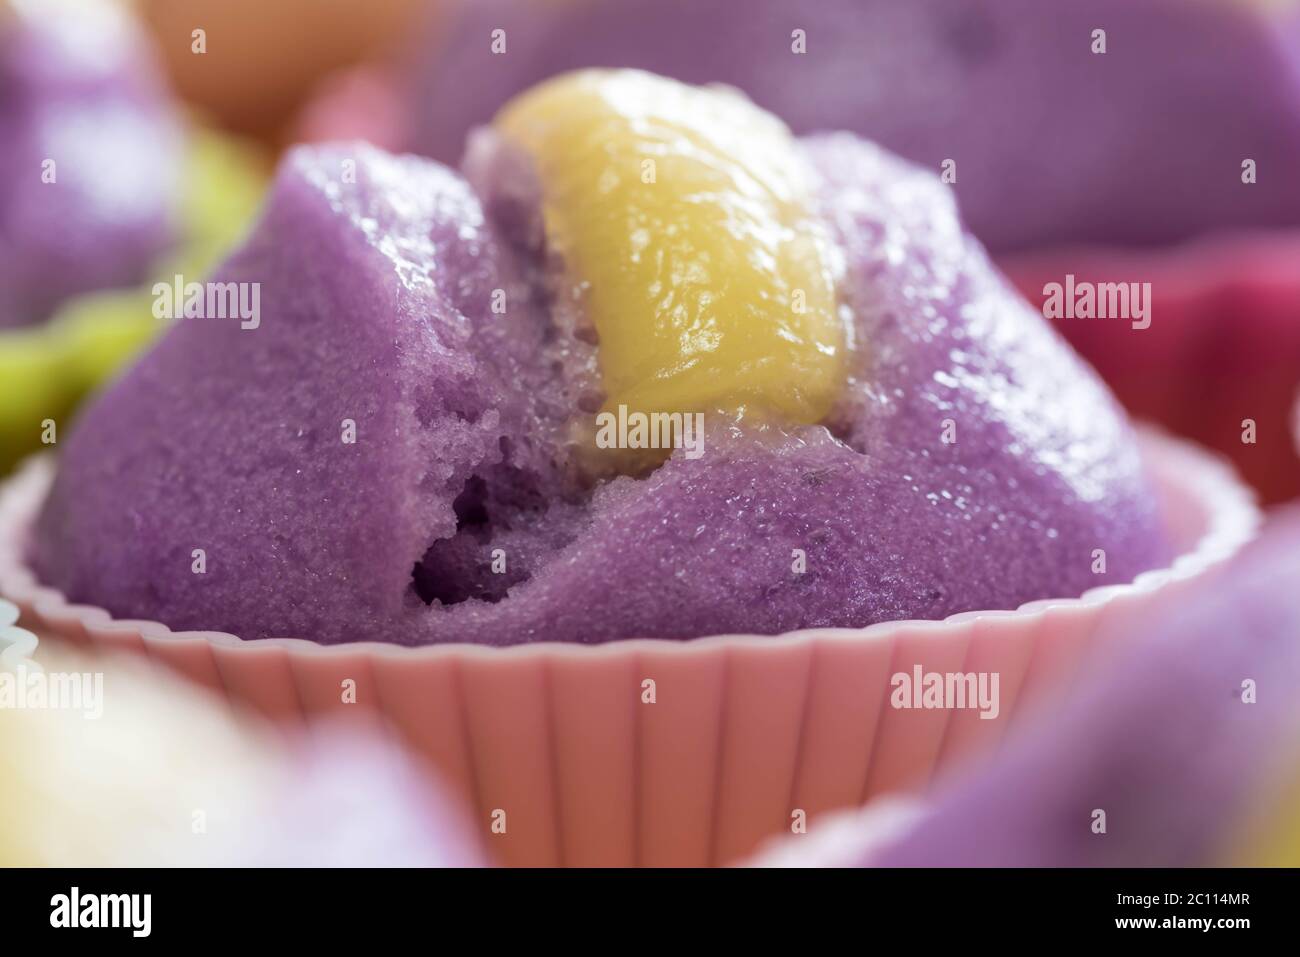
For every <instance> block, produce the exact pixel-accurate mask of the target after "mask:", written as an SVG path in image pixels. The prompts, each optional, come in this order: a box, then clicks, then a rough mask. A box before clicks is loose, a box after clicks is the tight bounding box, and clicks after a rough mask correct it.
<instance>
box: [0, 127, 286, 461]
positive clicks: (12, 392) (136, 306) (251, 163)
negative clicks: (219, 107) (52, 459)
mask: <svg viewBox="0 0 1300 957" xmlns="http://www.w3.org/2000/svg"><path fill="white" fill-rule="evenodd" d="M268 171H269V165H268V161H267V159H266V158H265V157H264V156H263V154H262V153H261V152H260V151H259V150H257V149H256V148H254V147H252V146H249V145H246V144H244V143H242V142H240V141H237V140H233V139H231V138H229V137H227V136H223V135H221V134H217V133H214V132H212V131H210V130H207V129H204V128H202V127H195V128H194V129H193V131H192V133H191V139H190V155H189V169H188V171H187V177H188V180H189V182H188V183H187V185H186V189H185V192H184V206H183V208H182V209H181V210H180V211H179V214H180V218H181V219H180V221H181V231H182V235H183V237H184V239H183V241H182V244H181V247H180V248H179V249H177V250H176V252H175V253H174V254H173V255H172V256H171V257H169V258H168V259H167V260H166V261H164V262H162V263H160V264H159V267H158V269H157V270H156V271H155V277H156V279H157V280H158V281H163V282H167V283H169V284H170V283H171V281H172V278H173V277H174V276H176V275H177V274H179V275H182V276H185V277H186V279H187V281H188V280H189V279H191V278H192V279H201V278H202V277H204V276H206V275H207V273H208V271H209V270H211V269H212V268H213V267H214V266H215V265H216V264H217V263H218V262H219V261H220V259H221V258H222V257H223V256H224V255H225V254H226V253H227V252H228V251H229V250H230V249H231V248H232V247H233V246H234V245H235V244H236V243H237V242H238V241H239V239H240V238H241V237H242V235H243V233H244V231H245V229H246V228H247V227H248V225H249V223H250V222H251V221H252V218H253V216H254V214H255V213H256V211H257V208H258V205H259V203H260V202H261V198H262V194H263V191H264V189H265V186H266V182H267V175H268ZM152 288H153V282H152V281H151V282H149V283H147V284H145V285H143V286H140V287H138V288H135V289H118V290H109V291H106V292H99V293H94V294H91V295H86V296H79V297H77V298H76V299H73V300H71V301H69V302H68V303H67V304H66V305H65V306H63V307H62V308H60V309H59V311H58V312H57V313H55V314H54V315H53V316H52V317H51V318H50V320H49V322H47V323H45V324H44V325H41V326H37V327H34V328H26V329H16V330H12V331H7V332H3V333H0V474H3V473H5V472H8V471H9V470H10V469H11V468H13V466H14V465H15V464H16V463H17V462H18V461H19V460H20V459H22V458H23V457H24V456H25V455H27V454H29V453H30V452H33V451H35V450H37V449H39V448H40V447H41V445H42V439H43V436H46V435H48V430H47V425H48V422H49V421H52V422H54V423H55V428H56V430H62V429H64V428H66V426H67V424H68V420H69V418H70V417H71V415H72V413H73V412H74V411H75V410H76V408H77V406H78V405H79V404H80V403H81V400H82V399H84V398H85V397H86V395H88V394H89V393H90V392H92V391H94V390H95V389H96V388H98V387H99V386H100V385H102V384H103V383H104V382H105V381H107V380H108V379H110V378H111V377H112V376H113V375H114V374H115V373H116V372H117V370H118V369H119V368H121V367H122V366H123V365H124V364H125V363H126V362H127V361H128V360H129V359H131V357H133V356H134V355H135V354H136V353H137V352H139V351H140V350H141V349H142V348H143V347H144V346H146V345H147V344H148V343H150V342H151V341H153V339H154V337H155V336H157V335H158V334H159V333H160V332H162V331H163V330H164V329H165V328H166V327H167V326H168V325H169V324H170V320H160V319H156V318H154V315H153V301H154V296H153V292H152ZM55 436H56V438H57V436H58V432H57V431H56V432H55Z"/></svg>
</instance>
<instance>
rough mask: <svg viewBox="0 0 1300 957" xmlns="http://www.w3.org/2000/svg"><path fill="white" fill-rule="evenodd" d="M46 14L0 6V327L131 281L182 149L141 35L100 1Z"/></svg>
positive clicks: (143, 261)
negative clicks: (26, 13) (71, 298)
mask: <svg viewBox="0 0 1300 957" xmlns="http://www.w3.org/2000/svg"><path fill="white" fill-rule="evenodd" d="M52 6H53V7H54V8H55V9H53V10H47V9H45V8H44V5H43V6H42V9H41V10H39V11H36V12H35V13H34V14H33V15H30V16H20V15H18V14H16V13H15V12H13V11H8V12H5V11H0V90H3V92H4V95H3V96H0V328H6V327H13V326H21V325H29V324H32V323H37V322H41V321H43V320H45V319H47V318H49V315H50V313H51V311H52V310H53V309H54V307H55V306H57V305H58V304H59V303H60V302H61V301H62V300H64V299H66V298H67V297H68V296H71V295H75V294H76V293H81V292H87V291H91V290H96V289H104V288H112V287H119V286H128V285H132V284H134V283H137V282H139V281H142V280H143V279H144V278H145V277H146V276H147V274H148V270H149V268H150V266H151V265H152V263H153V262H154V259H155V257H157V256H158V255H159V254H160V253H162V252H163V251H165V250H166V249H167V247H168V246H169V244H170V242H171V239H172V236H173V232H174V227H175V224H174V222H173V221H172V220H173V216H174V214H175V208H176V203H177V199H178V191H179V177H180V171H181V160H182V149H183V142H182V137H181V134H180V130H179V127H178V125H177V122H176V120H175V118H174V116H173V112H172V111H173V108H172V106H171V104H170V102H169V100H168V99H167V95H166V92H165V87H164V84H163V80H162V77H161V76H160V75H159V74H158V73H157V71H156V70H155V68H154V64H153V61H152V57H151V53H150V50H149V48H148V46H147V44H146V41H145V39H144V38H143V37H142V36H140V35H139V34H138V32H137V31H136V29H135V28H134V27H133V25H132V24H131V22H130V21H129V19H128V18H127V17H126V15H125V14H124V13H123V12H122V11H119V10H117V9H115V8H114V7H113V5H112V4H76V5H69V4H68V3H66V2H64V0H58V2H55V3H52ZM60 7H70V8H69V9H67V10H59V9H58V8H60ZM37 14H39V15H37ZM88 38H89V40H90V41H92V42H88Z"/></svg>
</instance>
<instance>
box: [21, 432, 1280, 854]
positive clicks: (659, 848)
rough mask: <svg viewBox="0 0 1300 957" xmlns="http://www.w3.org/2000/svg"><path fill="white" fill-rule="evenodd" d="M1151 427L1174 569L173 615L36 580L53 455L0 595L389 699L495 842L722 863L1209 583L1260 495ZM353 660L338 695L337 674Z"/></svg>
mask: <svg viewBox="0 0 1300 957" xmlns="http://www.w3.org/2000/svg"><path fill="white" fill-rule="evenodd" d="M1142 445H1143V448H1144V454H1145V455H1146V457H1147V459H1148V462H1149V467H1150V469H1151V472H1152V475H1153V477H1154V479H1155V481H1156V483H1157V486H1158V488H1159V489H1160V492H1161V495H1162V498H1163V504H1164V507H1165V509H1166V511H1167V514H1168V528H1169V534H1170V536H1171V538H1172V541H1173V543H1174V545H1175V548H1176V549H1177V550H1178V553H1179V554H1180V557H1179V558H1178V559H1177V560H1176V561H1175V562H1174V563H1173V564H1172V565H1171V566H1170V567H1169V568H1166V569H1162V570H1156V571H1150V572H1146V573H1144V574H1142V575H1140V576H1139V577H1138V578H1137V579H1136V580H1135V581H1134V582H1133V583H1132V584H1129V585H1120V586H1108V587H1104V588H1097V589H1094V590H1092V591H1089V592H1087V593H1086V594H1084V595H1083V596H1082V597H1080V598H1076V599H1059V600H1044V601H1035V602H1031V603H1029V604H1027V605H1024V606H1022V607H1021V608H1020V609H1018V610H1016V611H995V612H969V613H964V614H960V615H955V616H953V617H951V618H948V619H946V620H944V621H898V622H887V623H882V624H878V625H874V626H872V627H869V628H865V629H858V630H852V629H817V630H808V631H800V632H794V633H791V634H787V635H781V636H752V635H750V636H746V635H724V636H717V637H710V638H702V639H698V640H695V641H689V642H676V641H662V640H634V641H617V642H610V643H608V644H604V645H576V644H561V643H540V644H533V645H520V646H514V647H509V648H490V647H481V646H474V645H440V646H434V647H427V648H404V647H399V646H388V645H382V644H355V645H344V646H333V647H325V646H321V645H316V644H314V643H312V642H309V641H304V640H297V639H274V640H265V641H258V642H244V641H241V640H240V639H238V638H236V637H234V636H232V635H227V634H220V633H215V632H172V631H171V630H169V629H168V628H167V627H166V626H165V625H162V624H158V623H156V622H146V621H120V620H114V619H113V618H112V617H111V616H110V615H109V614H108V612H106V611H104V610H103V609H98V608H92V607H88V606H84V605H73V604H70V603H68V602H67V600H66V599H65V598H64V597H63V595H61V594H60V593H59V592H57V591H55V590H53V589H50V588H46V587H42V586H41V585H40V584H39V582H37V581H36V579H35V577H34V576H33V574H32V573H31V572H30V570H29V569H28V568H27V567H26V565H25V563H24V560H23V554H24V550H25V542H26V539H27V536H28V533H29V529H30V526H31V522H32V520H33V517H34V515H35V513H36V510H37V508H38V507H39V503H40V501H41V500H42V497H43V495H44V493H45V490H46V488H47V487H48V483H49V481H50V479H51V477H52V473H53V464H52V462H50V461H48V460H36V461H33V462H32V463H30V464H29V465H28V466H27V467H26V468H24V469H23V470H22V471H21V472H20V474H19V475H17V476H16V477H15V478H14V479H12V480H11V481H10V482H9V483H8V485H7V486H6V487H4V488H3V490H2V491H0V595H4V596H5V597H7V598H9V599H11V600H12V601H13V602H14V603H15V604H17V605H18V606H19V608H20V609H21V611H22V614H23V623H24V625H25V627H27V628H30V629H31V630H32V631H34V632H36V633H37V634H38V635H39V636H41V637H42V638H52V639H62V640H67V641H72V642H76V643H79V644H82V645H90V646H94V647H96V648H103V649H110V648H111V649H115V650H122V649H126V650H131V651H135V652H138V653H142V654H146V655H148V656H149V657H151V658H154V659H157V660H159V661H162V662H165V663H166V664H168V665H170V666H171V667H173V668H175V669H176V670H177V671H180V672H181V673H183V674H185V675H187V676H188V677H190V678H191V679H193V680H194V681H196V682H198V683H200V684H202V685H205V686H208V687H210V688H213V689H215V690H217V691H220V692H223V693H225V694H226V695H228V696H229V698H230V699H231V700H232V701H236V702H240V703H245V704H251V705H253V706H255V707H256V708H258V709H259V710H261V711H262V712H264V713H265V714H267V715H270V716H271V717H273V718H276V719H278V720H280V721H283V722H288V723H290V724H291V725H293V724H297V723H299V722H301V721H303V720H304V719H306V718H311V717H314V716H318V715H327V714H339V713H349V712H351V713H354V714H356V713H365V714H371V715H373V714H375V713H378V714H379V715H381V716H382V717H383V718H385V719H387V720H388V721H389V722H391V723H392V724H393V725H395V726H396V727H397V728H398V729H400V730H401V731H402V732H403V733H404V734H405V735H406V737H407V739H408V741H409V742H410V743H411V744H412V745H413V746H414V747H415V748H417V749H418V750H419V751H421V752H422V753H424V754H425V755H426V756H427V757H429V758H430V759H431V760H432V761H433V763H434V764H435V765H436V766H437V767H438V768H439V770H440V771H441V773H442V775H443V777H444V778H445V779H447V781H448V782H449V783H450V784H452V785H453V786H455V787H457V788H458V789H459V790H460V791H461V793H462V794H463V795H465V796H466V797H467V798H468V801H469V803H470V806H472V807H473V808H475V811H476V816H477V824H478V825H479V826H481V827H482V828H483V830H484V834H485V835H486V841H487V844H488V846H489V848H490V849H491V850H492V851H493V852H494V853H495V855H496V857H497V859H498V860H500V861H502V862H503V863H507V864H515V865H520V864H523V865H634V864H640V865H709V864H721V863H728V862H733V861H736V860H739V859H741V858H742V857H744V856H745V855H746V854H748V853H750V852H751V851H752V850H753V849H754V848H755V847H756V846H757V845H758V843H759V842H760V841H761V840H762V839H764V838H765V837H769V836H771V835H774V834H779V833H781V832H788V831H790V829H791V828H792V826H796V825H797V824H798V823H799V822H800V821H801V820H804V819H812V818H814V817H816V816H818V815H820V814H823V813H825V812H828V811H831V810H834V809H837V808H845V807H851V806H855V805H859V804H862V803H863V802H865V801H866V800H867V799H870V798H872V797H874V796H875V795H878V794H882V793H886V792H902V791H906V790H912V789H918V788H920V787H922V786H924V785H925V784H926V783H927V782H928V781H930V780H931V778H932V777H933V776H934V775H935V774H936V772H939V771H943V770H945V769H947V768H949V767H951V766H953V765H954V764H956V763H957V762H959V761H961V760H965V759H969V758H970V757H971V756H972V755H974V754H976V753H977V752H979V751H981V750H982V749H985V748H988V747H991V746H992V745H994V744H996V743H997V742H998V741H999V740H1000V738H1001V737H1002V734H1003V732H1004V731H1005V729H1006V727H1007V726H1008V725H1009V723H1010V722H1012V721H1015V720H1018V719H1019V718H1020V717H1021V716H1022V715H1023V714H1025V713H1026V712H1027V711H1028V710H1029V709H1030V708H1031V706H1032V705H1033V703H1034V702H1035V700H1037V701H1038V702H1039V703H1040V704H1044V703H1047V702H1050V701H1052V700H1054V699H1055V698H1056V696H1058V695H1059V694H1061V693H1063V691H1064V690H1065V687H1066V685H1067V684H1068V683H1069V681H1070V680H1071V679H1072V678H1073V677H1074V676H1075V675H1076V674H1077V673H1078V671H1079V670H1080V668H1081V667H1082V665H1083V663H1084V659H1085V658H1095V657H1096V656H1097V655H1099V654H1100V653H1101V652H1102V651H1103V649H1101V648H1100V647H1098V646H1097V643H1096V642H1095V641H1094V635H1096V634H1097V632H1098V630H1099V626H1100V625H1102V624H1103V623H1109V622H1111V621H1112V620H1114V619H1122V618H1124V617H1126V616H1131V615H1136V614H1141V613H1143V612H1144V611H1145V610H1147V609H1149V608H1150V607H1151V606H1152V605H1153V604H1156V603H1160V602H1165V601H1177V600H1178V596H1179V595H1181V594H1183V593H1184V589H1187V588H1192V587H1203V585H1204V581H1205V577H1206V576H1208V575H1210V574H1213V571H1214V569H1215V567H1216V566H1218V565H1219V564H1220V563H1222V562H1223V561H1225V560H1226V559H1227V558H1228V557H1230V556H1231V555H1232V554H1234V553H1235V552H1236V551H1237V550H1238V549H1239V548H1240V546H1241V545H1242V544H1243V543H1244V542H1245V541H1247V540H1248V539H1249V538H1250V537H1251V536H1252V535H1253V534H1254V531H1255V528H1256V526H1257V524H1258V521H1259V513H1258V511H1257V509H1256V508H1255V505H1254V502H1253V499H1252V496H1251V494H1250V493H1249V492H1248V491H1246V490H1245V489H1244V487H1243V486H1242V485H1241V484H1240V483H1239V482H1238V481H1237V480H1236V478H1235V476H1234V474H1233V473H1232V471H1231V469H1230V468H1229V467H1227V466H1226V465H1225V464H1223V463H1221V462H1220V461H1219V460H1218V459H1216V458H1214V457H1211V456H1209V455H1207V454H1205V453H1203V452H1201V451H1199V450H1197V449H1195V448H1193V447H1191V446H1189V445H1187V444H1185V443H1182V442H1179V441H1177V440H1173V439H1169V438H1165V437H1162V436H1159V435H1155V434H1143V436H1142ZM1112 632H1113V630H1112ZM917 665H919V666H921V668H922V669H923V671H925V672H941V673H945V672H960V671H967V672H971V671H975V672H980V671H984V672H997V673H999V675H1000V696H999V697H1000V713H999V715H998V717H997V718H996V719H994V720H986V719H980V718H979V717H978V715H977V713H976V712H975V711H972V710H966V711H946V710H900V709H895V708H893V707H891V706H890V703H889V695H890V691H891V683H890V681H891V677H892V676H893V675H894V674H896V673H899V672H908V673H910V672H911V671H912V669H913V667H914V666H917ZM349 680H350V681H352V682H355V691H356V693H355V703H351V704H349V703H345V702H344V700H343V699H344V695H343V694H341V691H340V689H341V688H342V687H343V686H344V682H346V681H349ZM650 681H652V682H653V683H654V684H653V686H651V685H649V684H647V682H650ZM651 688H653V699H654V700H653V703H651V702H649V700H648V699H649V698H650V697H651V695H650V689H651ZM801 812H802V813H801ZM494 824H495V825H496V830H500V828H501V826H502V825H503V824H504V833H496V831H495V830H494V829H493V825H494Z"/></svg>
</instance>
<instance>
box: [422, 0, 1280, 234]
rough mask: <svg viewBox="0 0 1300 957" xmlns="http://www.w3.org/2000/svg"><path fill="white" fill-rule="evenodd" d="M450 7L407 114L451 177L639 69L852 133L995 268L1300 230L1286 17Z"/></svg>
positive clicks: (1192, 5) (814, 126)
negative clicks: (485, 123)
mask: <svg viewBox="0 0 1300 957" xmlns="http://www.w3.org/2000/svg"><path fill="white" fill-rule="evenodd" d="M442 8H443V15H442V16H440V17H439V18H438V21H437V24H436V29H431V30H430V31H429V35H428V37H427V38H426V39H425V41H424V43H423V44H422V45H421V46H420V47H419V49H418V50H414V51H412V52H413V56H414V57H415V58H416V63H417V65H416V67H415V69H414V76H413V78H412V80H411V83H410V86H411V89H410V91H409V94H408V102H409V107H408V109H409V113H410V123H411V125H412V127H413V129H412V132H411V147H412V148H413V149H415V150H417V151H418V152H422V153H425V154H426V155H429V156H432V157H434V158H435V159H439V160H442V161H443V162H455V161H456V160H457V159H459V157H460V155H461V150H462V144H463V141H464V137H465V135H466V133H467V132H468V131H469V130H470V129H472V128H473V127H474V126H475V125H476V124H478V123H480V122H481V121H482V118H483V117H485V116H490V115H492V114H493V113H494V112H495V111H496V110H497V109H499V108H500V107H501V106H502V105H503V104H504V103H505V102H506V101H507V100H508V99H509V98H510V97H512V96H514V95H515V94H517V93H519V92H520V91H522V90H525V89H527V88H528V87H530V86H532V85H533V84H535V83H538V82H540V81H542V80H544V79H546V78H548V77H550V76H552V75H554V74H557V73H560V72H564V71H568V70H573V69H578V68H583V67H604V66H612V67H635V68H640V69H645V70H651V71H654V72H656V73H661V74H665V75H667V76H671V77H675V78H677V79H680V80H683V81H686V82H689V83H725V84H729V85H732V86H736V87H738V88H739V89H741V90H743V91H744V92H745V93H747V94H748V95H749V96H751V97H752V98H753V100H754V101H755V102H756V103H757V104H758V105H759V106H761V107H763V108H765V109H768V110H771V111H773V112H774V113H776V114H777V115H778V116H780V117H781V118H782V119H784V120H785V121H786V122H787V123H789V124H790V126H791V127H792V129H793V130H794V131H795V132H796V133H799V134H803V133H809V132H815V131H821V130H849V131H852V132H855V133H858V134H860V135H862V136H865V137H868V138H869V139H872V140H874V141H875V142H877V143H879V144H881V145H882V146H884V147H885V148H887V149H890V150H893V151H895V152H897V153H899V154H901V155H902V156H904V157H905V158H907V159H910V160H913V161H914V162H917V163H919V164H920V165H922V166H925V167H927V168H929V169H932V170H935V171H936V172H937V171H939V170H941V169H943V170H945V172H947V173H948V174H949V175H950V177H951V179H950V181H952V182H954V183H955V188H956V190H957V193H958V196H959V197H960V199H961V204H962V210H963V215H964V217H965V219H966V221H967V223H968V224H969V225H970V227H971V229H972V230H973V232H974V233H975V235H976V236H978V237H979V238H980V239H981V240H982V241H983V242H985V243H986V244H987V245H988V246H989V247H990V248H992V249H994V250H995V251H1002V250H1007V249H1013V248H1019V247H1025V246H1030V245H1042V244H1047V243H1053V242H1065V241H1101V242H1114V243H1120V244H1145V243H1162V242H1169V241H1173V240H1178V239H1182V238H1184V237H1187V236H1190V235H1193V234H1196V233H1199V232H1202V231H1204V230H1207V229H1212V228H1218V227H1253V226H1279V225H1297V224H1300V183H1298V182H1297V181H1296V179H1295V177H1294V176H1292V175H1291V173H1290V171H1291V170H1294V169H1296V168H1297V166H1300V10H1298V9H1297V7H1296V5H1295V4H1293V3H1262V2H1232V0H1061V2H1056V3H1042V2H1038V0H997V2H993V0H967V2H963V0H909V2H907V3H898V2H894V0H820V2H818V3H796V2H792V0H751V2H748V3H746V4H744V5H743V9H742V8H741V7H740V6H738V5H737V4H735V3H733V2H730V0H571V2H563V3H535V2H529V0H473V2H472V3H471V2H468V0H463V2H460V3H445V4H443V5H442ZM1099 31H1100V32H1099ZM467 77H472V78H473V82H466V78H467ZM449 90H455V95H452V96H448V95H445V94H446V91H449ZM1248 161H1249V176H1248V178H1249V179H1250V182H1246V179H1247V174H1248V171H1247V166H1246V164H1247V163H1248Z"/></svg>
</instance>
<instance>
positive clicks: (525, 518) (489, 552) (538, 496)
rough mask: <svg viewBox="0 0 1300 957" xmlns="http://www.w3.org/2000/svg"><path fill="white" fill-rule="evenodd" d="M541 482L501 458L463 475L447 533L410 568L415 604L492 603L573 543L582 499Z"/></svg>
mask: <svg viewBox="0 0 1300 957" xmlns="http://www.w3.org/2000/svg"><path fill="white" fill-rule="evenodd" d="M507 444H508V443H507ZM544 486H545V483H544V482H543V481H542V480H541V479H540V478H539V477H538V476H537V475H534V474H533V473H531V472H529V471H526V470H524V469H520V468H517V467H515V466H513V465H509V464H505V463H502V464H498V465H493V466H488V467H485V468H482V469H480V470H479V471H478V472H477V473H476V474H475V475H472V476H470V477H469V478H468V479H467V480H466V481H465V484H464V486H462V488H461V491H460V493H459V494H458V495H457V496H456V498H455V500H454V501H453V502H452V509H453V510H454V511H455V514H456V531H455V533H453V534H452V535H451V536H449V537H447V538H441V539H438V540H437V541H435V542H434V543H433V544H432V545H430V546H429V548H428V550H427V551H426V552H425V553H424V557H423V558H421V559H420V561H419V562H417V563H416V564H415V566H414V568H413V569H412V570H411V586H412V588H414V590H415V593H416V594H417V595H418V596H419V597H420V599H421V601H423V602H424V603H425V604H427V605H432V604H434V602H435V601H436V602H438V603H439V604H441V605H457V604H461V603H462V602H466V601H470V600H478V601H485V602H490V603H496V602H499V601H501V600H502V599H503V598H505V597H506V596H507V594H508V592H509V591H510V589H511V588H513V587H514V586H515V585H519V584H522V583H523V582H526V581H528V580H529V579H530V578H531V577H532V574H533V571H534V569H536V568H539V567H541V566H543V565H544V564H545V563H546V562H547V561H549V560H550V559H551V557H552V556H553V555H554V554H555V553H556V552H558V551H559V550H560V549H562V548H564V547H565V546H566V545H568V544H569V543H570V542H571V541H573V539H574V538H575V537H576V536H577V534H578V532H579V530H580V529H581V527H582V526H583V525H584V524H585V523H586V521H587V520H588V512H587V508H586V506H585V503H584V502H578V501H568V500H566V499H565V498H563V497H562V496H560V497H557V496H556V495H554V494H553V493H554V490H548V489H547V488H546V487H544Z"/></svg>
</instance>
